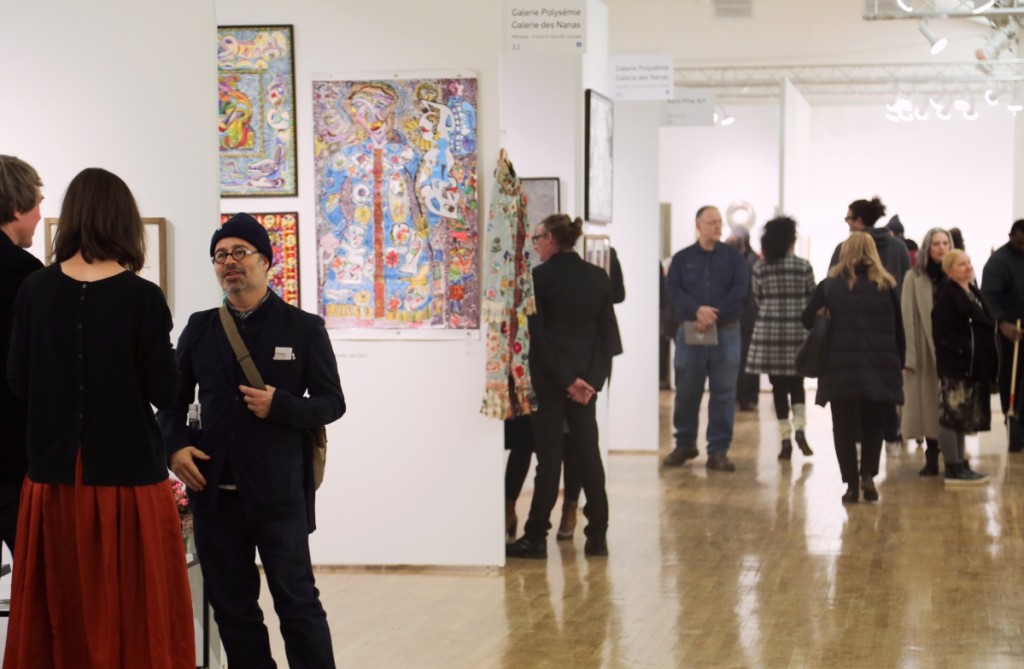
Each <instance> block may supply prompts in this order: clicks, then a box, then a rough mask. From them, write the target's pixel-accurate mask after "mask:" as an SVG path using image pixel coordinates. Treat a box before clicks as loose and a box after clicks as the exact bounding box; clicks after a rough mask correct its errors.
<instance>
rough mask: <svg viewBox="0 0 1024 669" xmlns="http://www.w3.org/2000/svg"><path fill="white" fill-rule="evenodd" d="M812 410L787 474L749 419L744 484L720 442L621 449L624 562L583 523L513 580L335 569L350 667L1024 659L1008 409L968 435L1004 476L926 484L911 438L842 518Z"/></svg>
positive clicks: (616, 522)
mask: <svg viewBox="0 0 1024 669" xmlns="http://www.w3.org/2000/svg"><path fill="white" fill-rule="evenodd" d="M811 396H812V397H813V392H812V393H811ZM671 401H672V398H671V394H669V393H662V433H661V446H662V454H664V453H665V452H667V450H668V448H669V445H670V442H671V437H670V434H671V432H670V422H671V421H670V418H671V408H670V406H671ZM809 409H810V419H809V420H810V425H809V428H808V438H809V440H810V442H811V445H812V446H813V447H814V448H815V451H816V452H815V455H814V456H812V457H806V458H805V457H803V456H802V455H800V453H799V452H796V453H794V455H793V460H792V462H790V463H780V462H779V461H778V460H776V455H777V452H778V444H777V441H778V439H777V431H776V430H777V428H776V423H775V419H774V415H773V413H772V410H771V401H770V396H769V395H762V397H761V406H760V410H759V412H758V413H756V414H737V424H736V435H735V441H734V443H733V447H732V450H731V451H730V457H731V458H732V459H733V460H734V461H735V463H736V465H737V467H738V471H737V472H735V473H723V472H709V471H706V470H705V468H704V460H705V457H704V455H703V452H704V447H703V444H701V446H700V448H701V452H702V456H701V457H700V458H699V459H698V460H697V461H695V462H691V463H689V464H688V465H687V466H686V467H683V468H681V469H674V470H662V469H660V468H659V465H658V463H659V461H660V456H659V457H656V456H655V455H653V454H646V455H627V454H613V455H612V456H611V458H610V462H609V466H608V480H609V484H608V493H609V498H610V503H611V527H610V530H609V548H610V551H611V557H609V558H607V559H587V558H585V557H584V556H583V537H582V533H581V532H580V531H579V529H581V528H579V529H578V530H577V536H576V538H575V541H573V542H571V543H570V542H557V543H556V542H555V541H554V538H553V537H552V538H551V540H550V544H549V557H548V560H547V561H546V562H537V561H530V560H513V561H511V562H510V563H509V565H508V566H507V567H506V568H504V569H500V570H497V569H496V570H489V571H487V570H480V571H452V570H390V571H385V570H379V569H377V570H367V569H358V570H342V571H331V572H321V573H318V576H317V580H318V584H319V586H320V588H321V591H322V593H323V602H324V606H325V607H326V608H327V612H328V616H329V620H330V624H331V630H332V633H333V635H334V650H335V655H336V657H337V660H338V666H339V667H356V668H359V669H368V668H373V667H381V668H388V669H390V668H403V669H404V668H410V669H421V668H422V669H427V668H438V669H441V668H444V669H462V668H465V669H477V668H486V667H495V668H504V669H513V668H516V669H518V668H522V669H533V668H539V667H551V668H562V667H586V668H593V669H597V668H600V667H610V668H611V667H613V668H626V667H652V668H660V667H767V668H774V667H811V668H819V667H844V668H855V667H872V668H873V667H907V668H910V667H915V668H916V667H920V668H932V667H935V668H945V667H949V668H961V667H963V668H969V667H979V668H986V669H987V668H995V667H1024V634H1022V625H1024V583H1022V578H1021V576H1022V572H1024V454H1013V455H1012V456H1011V458H1010V459H1009V461H1007V455H1006V454H1005V453H1004V448H1003V446H1004V443H1005V436H1004V432H1003V430H1002V427H1001V422H1000V421H1001V417H1000V416H994V427H998V428H999V429H997V430H995V431H993V432H990V433H987V434H984V435H982V436H981V438H980V441H979V440H978V439H973V438H969V439H968V451H969V452H970V453H971V454H972V455H973V456H974V458H973V460H972V462H973V463H974V468H975V469H977V470H981V471H985V472H987V473H990V474H991V475H992V480H991V483H990V484H988V485H986V486H983V487H978V488H970V489H963V490H958V491H950V490H945V489H944V488H943V483H942V480H941V478H923V477H919V476H918V475H917V471H918V469H920V467H921V464H922V461H923V451H922V450H919V449H918V448H917V446H916V444H913V443H911V444H910V445H909V447H907V448H904V449H903V450H902V451H901V452H900V453H899V454H893V455H892V456H887V455H885V454H883V460H882V465H883V468H884V472H883V473H881V474H880V476H879V478H878V479H877V483H878V488H879V491H880V493H881V501H880V502H879V503H876V504H866V503H863V502H862V503H861V504H858V505H855V506H851V507H844V506H843V505H842V504H840V501H839V498H840V495H841V494H842V492H843V490H844V487H843V485H842V483H841V482H840V478H839V470H838V466H837V464H836V459H835V455H834V451H833V449H832V439H831V421H830V418H829V414H828V413H827V410H824V409H821V408H819V407H810V408H809ZM704 424H705V421H704V420H703V418H702V425H704ZM528 507H529V499H528V498H526V497H524V498H523V499H521V500H520V503H519V513H520V517H523V516H525V514H526V510H527V509H528ZM555 511H556V514H557V513H558V512H559V511H558V508H556V510H555ZM495 522H496V523H500V522H501V519H500V518H496V519H495ZM581 524H582V518H581ZM264 608H265V610H267V611H268V612H269V615H268V623H270V624H271V625H276V622H274V620H273V613H272V609H271V606H270V602H269V598H267V597H265V602H264ZM272 633H273V634H274V635H275V636H274V644H275V655H276V656H277V658H278V660H279V662H280V664H281V666H282V667H284V666H286V664H285V662H284V652H283V646H282V644H281V642H280V638H279V637H278V636H277V635H276V631H275V630H272Z"/></svg>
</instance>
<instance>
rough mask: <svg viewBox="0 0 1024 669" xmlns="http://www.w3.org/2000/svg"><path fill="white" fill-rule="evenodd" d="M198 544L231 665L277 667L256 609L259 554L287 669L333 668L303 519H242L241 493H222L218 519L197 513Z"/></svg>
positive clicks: (250, 668)
mask: <svg viewBox="0 0 1024 669" xmlns="http://www.w3.org/2000/svg"><path fill="white" fill-rule="evenodd" d="M195 540H196V552H197V553H198V555H199V564H200V566H201V567H202V570H203V579H204V582H205V583H206V592H207V594H208V595H209V598H210V604H211V605H212V606H213V613H214V618H215V619H216V621H217V626H218V627H219V628H220V637H221V640H222V641H223V643H224V649H225V650H226V651H227V656H228V663H229V664H230V665H231V666H232V667H245V668H246V669H275V668H276V667H277V665H276V664H275V663H274V660H273V659H272V657H271V655H270V639H269V636H268V634H267V627H266V625H264V623H263V611H262V610H261V609H260V606H259V594H260V573H259V570H258V569H257V568H256V550H257V549H258V550H259V552H260V559H261V560H262V561H263V571H264V573H265V574H266V576H267V585H268V586H269V587H270V594H271V595H272V596H273V598H274V610H275V611H276V612H277V617H278V618H279V619H280V621H281V636H282V637H284V645H285V654H286V655H287V656H288V666H289V667H290V668H291V669H333V667H334V666H335V665H334V651H333V649H332V647H331V632H330V630H329V629H328V627H327V614H325V613H324V609H323V607H322V606H321V605H320V593H319V592H318V591H317V589H316V584H315V583H314V581H313V567H312V565H311V564H310V557H309V533H308V530H307V525H306V518H305V516H304V515H303V516H299V517H297V518H294V519H291V520H275V521H266V522H261V521H256V520H252V519H250V518H248V517H247V516H246V515H245V512H244V511H243V509H242V504H241V500H239V498H238V493H236V492H231V491H223V490H222V491H220V496H219V510H218V513H217V514H215V515H199V514H197V515H196V516H195Z"/></svg>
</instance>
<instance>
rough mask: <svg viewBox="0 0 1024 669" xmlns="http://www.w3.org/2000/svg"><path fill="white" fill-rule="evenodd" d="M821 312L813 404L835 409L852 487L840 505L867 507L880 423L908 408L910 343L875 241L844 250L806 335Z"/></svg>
mask: <svg viewBox="0 0 1024 669" xmlns="http://www.w3.org/2000/svg"><path fill="white" fill-rule="evenodd" d="M820 309H826V310H827V311H828V313H829V314H830V318H831V322H830V324H829V329H828V346H827V352H828V355H827V362H826V365H825V372H824V373H823V374H822V375H821V377H820V378H819V379H818V392H817V395H816V398H815V401H816V402H817V403H818V405H820V406H825V404H826V403H831V405H832V434H833V438H834V440H835V445H836V457H837V458H839V470H840V472H841V473H842V475H843V482H844V483H846V485H847V490H846V494H845V495H843V498H842V499H843V503H844V504H852V503H856V502H857V500H858V498H859V493H860V491H863V492H864V499H865V500H866V501H869V502H874V501H876V500H877V499H878V490H877V489H876V488H875V483H874V477H875V476H876V475H877V474H878V461H879V458H880V457H881V452H882V436H883V435H882V432H883V427H884V426H883V421H881V420H879V418H878V417H879V416H884V415H887V413H888V412H889V411H892V410H893V409H892V406H893V405H894V404H902V403H903V374H902V369H903V361H904V355H905V343H904V340H903V318H902V316H901V314H900V302H899V297H898V296H897V294H896V279H895V278H893V276H892V275H891V274H889V273H888V272H887V271H885V268H884V267H883V266H882V262H881V260H880V259H879V257H878V250H877V248H876V247H875V242H874V240H873V239H872V238H871V236H870V235H868V234H866V233H864V232H854V233H851V234H850V237H849V239H847V240H846V242H844V243H843V245H842V250H841V251H840V253H839V262H838V263H837V264H836V265H835V266H834V267H833V268H832V269H831V270H830V271H829V273H828V278H827V279H825V280H824V281H822V282H821V283H820V284H818V287H817V288H815V290H814V294H813V295H812V296H811V300H810V302H808V303H807V307H806V308H805V309H804V312H803V314H802V316H801V318H802V320H803V323H804V327H806V328H807V329H810V328H811V327H812V326H813V325H814V316H815V314H816V313H817V312H818V311H819V310H820ZM857 435H860V440H861V462H860V468H859V476H858V467H857V444H856V441H857ZM858 480H859V482H860V488H859V490H858V485H857V484H858Z"/></svg>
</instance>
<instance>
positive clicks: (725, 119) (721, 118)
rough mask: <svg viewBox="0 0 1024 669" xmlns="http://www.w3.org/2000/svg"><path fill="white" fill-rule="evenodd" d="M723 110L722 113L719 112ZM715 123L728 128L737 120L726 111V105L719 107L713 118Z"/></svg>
mask: <svg viewBox="0 0 1024 669" xmlns="http://www.w3.org/2000/svg"><path fill="white" fill-rule="evenodd" d="M719 110H721V112H719ZM712 119H714V122H715V123H716V124H718V125H720V126H722V127H723V128H728V127H729V126H730V125H732V124H733V123H735V122H736V119H735V118H734V117H733V116H732V115H731V114H730V113H729V112H727V111H726V110H725V105H721V104H720V105H718V109H716V110H715V113H714V116H712Z"/></svg>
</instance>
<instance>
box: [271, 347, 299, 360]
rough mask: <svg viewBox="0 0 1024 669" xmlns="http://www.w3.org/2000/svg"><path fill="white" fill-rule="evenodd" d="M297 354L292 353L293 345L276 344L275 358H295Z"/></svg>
mask: <svg viewBox="0 0 1024 669" xmlns="http://www.w3.org/2000/svg"><path fill="white" fill-rule="evenodd" d="M294 359H295V354H294V353H292V347H291V346H275V347H274V360H294Z"/></svg>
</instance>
